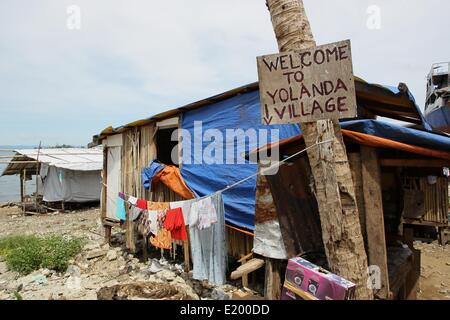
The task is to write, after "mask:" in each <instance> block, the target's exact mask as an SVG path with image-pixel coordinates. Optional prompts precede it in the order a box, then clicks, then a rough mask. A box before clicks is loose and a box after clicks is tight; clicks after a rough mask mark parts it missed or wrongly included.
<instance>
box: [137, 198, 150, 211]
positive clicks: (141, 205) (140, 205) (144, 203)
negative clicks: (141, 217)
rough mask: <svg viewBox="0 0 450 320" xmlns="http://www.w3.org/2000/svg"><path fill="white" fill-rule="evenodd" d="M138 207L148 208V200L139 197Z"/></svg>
mask: <svg viewBox="0 0 450 320" xmlns="http://www.w3.org/2000/svg"><path fill="white" fill-rule="evenodd" d="M136 207H138V208H141V209H143V210H147V200H142V199H138V200H137V201H136Z"/></svg>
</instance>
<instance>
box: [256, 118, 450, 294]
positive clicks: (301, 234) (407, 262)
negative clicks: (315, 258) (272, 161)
mask: <svg viewBox="0 0 450 320" xmlns="http://www.w3.org/2000/svg"><path fill="white" fill-rule="evenodd" d="M341 127H342V134H343V137H344V141H345V144H346V149H347V153H348V157H349V161H350V167H351V170H352V176H353V180H354V183H355V188H356V198H357V205H358V211H359V214H360V224H361V228H362V234H363V237H364V241H365V247H366V251H367V256H368V259H369V265H370V266H377V269H375V270H374V271H375V272H376V275H379V276H380V278H379V280H380V281H381V283H380V287H379V288H377V289H375V290H374V294H375V295H376V296H377V297H379V298H382V299H387V298H391V299H393V298H398V299H408V298H409V299H413V298H414V297H415V294H416V289H417V285H418V280H419V276H420V252H419V251H418V250H415V249H414V247H413V230H412V229H411V225H414V224H428V225H434V226H438V227H439V228H441V234H443V233H444V231H445V230H446V229H448V227H449V225H448V218H447V212H448V177H447V176H445V175H444V170H443V169H444V167H448V166H449V165H450V137H448V136H445V135H441V134H439V133H433V132H430V131H426V130H418V129H413V128H407V127H403V126H400V125H398V124H394V123H390V122H384V121H379V120H352V121H343V122H341ZM275 147H276V148H279V150H280V159H286V158H288V157H289V158H290V159H289V161H288V163H287V164H285V165H282V166H280V168H279V171H278V173H277V174H275V175H267V176H266V177H265V178H262V179H260V184H259V188H258V193H259V194H258V195H257V199H256V202H257V204H258V203H264V202H266V201H267V197H268V195H269V196H270V198H271V199H272V201H273V204H274V205H275V207H274V208H272V210H273V212H272V215H271V219H267V213H266V212H265V211H264V209H265V210H267V208H264V205H260V206H258V205H257V207H260V208H262V210H261V211H258V210H257V212H256V221H257V222H256V223H257V227H256V231H255V238H256V239H257V241H259V242H260V243H262V244H261V245H260V248H257V249H259V250H264V248H261V247H264V246H265V247H267V246H266V245H264V243H278V244H279V245H280V246H281V247H283V248H284V249H285V250H283V254H285V256H284V257H280V256H279V254H278V256H277V257H276V258H284V259H287V258H292V257H296V256H298V255H305V254H308V253H310V252H315V253H320V252H322V253H324V249H323V244H322V241H321V240H320V239H321V229H320V221H319V218H318V217H319V213H318V208H317V202H316V198H315V196H314V190H313V189H312V185H313V184H312V183H311V180H310V179H311V177H312V176H311V174H310V170H311V169H310V167H309V162H308V158H307V156H306V154H305V153H302V154H298V153H299V152H301V151H302V150H303V149H304V148H305V145H304V142H303V140H302V136H301V135H299V136H296V137H292V138H288V139H285V140H282V141H280V142H279V143H274V144H271V145H268V146H265V147H263V148H261V149H259V150H258V152H264V153H266V152H267V149H273V148H275ZM297 154H298V155H297ZM291 157H292V158H291ZM269 208H270V207H269ZM260 216H262V218H260ZM264 217H265V221H264ZM261 220H263V221H261ZM258 221H261V222H258ZM267 221H271V222H272V223H273V224H277V225H279V229H278V230H279V231H278V232H276V231H275V232H274V231H273V230H272V232H271V233H268V232H267V231H266V230H265V229H267V225H266V226H264V223H267ZM294 225H295V226H296V227H295V228H292V226H294ZM311 240H313V241H311ZM274 249H275V248H270V247H269V248H265V250H267V251H270V250H274Z"/></svg>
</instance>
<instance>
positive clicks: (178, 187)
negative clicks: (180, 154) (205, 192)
mask: <svg viewBox="0 0 450 320" xmlns="http://www.w3.org/2000/svg"><path fill="white" fill-rule="evenodd" d="M158 182H162V183H163V184H165V185H166V186H167V187H168V188H169V189H171V190H172V191H173V192H175V193H177V194H178V195H180V196H182V197H183V198H184V199H187V200H189V199H194V198H195V195H194V193H193V192H192V191H191V189H189V187H188V186H187V185H186V183H185V182H184V179H183V177H182V176H181V174H180V169H178V168H177V167H175V166H165V167H164V169H162V170H161V171H160V172H158V173H157V174H156V175H155V176H154V177H153V179H152V185H153V186H155V185H156V184H157V183H158Z"/></svg>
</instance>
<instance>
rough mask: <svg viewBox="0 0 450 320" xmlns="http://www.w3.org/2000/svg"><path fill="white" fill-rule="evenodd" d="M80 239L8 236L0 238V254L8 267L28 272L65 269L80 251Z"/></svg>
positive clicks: (24, 272) (81, 245) (81, 242)
mask: <svg viewBox="0 0 450 320" xmlns="http://www.w3.org/2000/svg"><path fill="white" fill-rule="evenodd" d="M82 247H83V241H82V240H81V239H72V238H66V237H63V236H47V237H37V236H10V237H6V238H2V239H0V255H1V256H3V257H5V260H6V264H7V265H8V268H9V269H11V270H13V271H17V272H20V273H22V274H28V273H31V272H33V271H35V270H38V269H40V268H47V269H51V270H56V271H65V270H66V269H67V267H68V264H69V260H70V259H72V258H73V257H75V256H76V255H77V254H78V253H80V252H81V249H82Z"/></svg>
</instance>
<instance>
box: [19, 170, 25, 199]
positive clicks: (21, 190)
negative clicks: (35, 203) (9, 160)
mask: <svg viewBox="0 0 450 320" xmlns="http://www.w3.org/2000/svg"><path fill="white" fill-rule="evenodd" d="M23 180H24V178H23V170H21V171H20V203H21V204H22V203H23V201H24V196H25V194H24V190H23Z"/></svg>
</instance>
